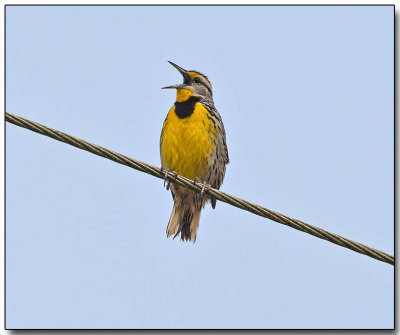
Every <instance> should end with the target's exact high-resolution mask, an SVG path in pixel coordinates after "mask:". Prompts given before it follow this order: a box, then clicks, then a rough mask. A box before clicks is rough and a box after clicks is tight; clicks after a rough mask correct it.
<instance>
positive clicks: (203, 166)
mask: <svg viewBox="0 0 400 335" xmlns="http://www.w3.org/2000/svg"><path fill="white" fill-rule="evenodd" d="M169 63H170V64H171V65H172V66H173V67H175V68H176V69H177V70H178V71H179V72H180V73H181V75H182V76H183V84H176V85H171V86H167V87H163V88H172V89H176V101H175V103H174V105H173V106H172V108H171V109H170V110H169V112H168V115H167V117H166V118H165V121H164V125H163V128H162V131H161V138H160V155H161V168H162V169H163V170H165V171H166V172H168V171H170V172H173V173H176V174H179V175H182V176H184V177H186V178H189V179H192V180H195V181H196V182H201V183H203V189H202V192H201V193H200V194H199V193H196V192H194V191H192V190H189V189H187V188H184V187H182V186H178V185H176V184H171V185H169V183H168V184H167V189H168V185H169V186H170V188H171V193H172V198H173V200H174V208H173V209H172V213H171V217H170V219H169V222H168V226H167V236H168V237H170V236H171V235H173V236H174V238H175V237H176V236H178V235H179V234H180V237H181V240H182V241H193V242H195V241H196V234H197V229H198V227H199V221H200V213H201V209H202V208H203V207H204V205H205V203H206V202H207V201H208V200H210V199H209V198H208V197H207V196H206V195H205V193H204V191H205V188H209V187H213V188H217V189H219V188H220V186H221V184H222V181H223V179H224V176H225V166H226V164H228V162H229V156H228V149H227V146H226V136H225V129H224V125H223V123H222V119H221V116H220V115H219V113H218V111H217V109H216V108H215V106H214V101H213V94H212V86H211V83H210V81H209V80H208V78H207V77H206V76H205V75H204V74H201V73H200V72H198V71H186V70H185V69H183V68H181V67H180V66H178V65H176V64H174V63H172V62H169ZM211 205H212V207H213V208H215V205H216V200H214V199H211Z"/></svg>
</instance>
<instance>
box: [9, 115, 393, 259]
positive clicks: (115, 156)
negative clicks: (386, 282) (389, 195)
mask: <svg viewBox="0 0 400 335" xmlns="http://www.w3.org/2000/svg"><path fill="white" fill-rule="evenodd" d="M5 116H6V121H8V122H10V123H13V124H15V125H17V126H20V127H23V128H26V129H29V130H31V131H34V132H36V133H39V134H42V135H46V136H49V137H51V138H53V139H55V140H58V141H61V142H64V143H67V144H70V145H73V146H74V147H77V148H79V149H82V150H86V151H89V152H91V153H92V154H95V155H98V156H101V157H105V158H108V159H110V160H112V161H114V162H117V163H119V164H123V165H126V166H129V167H131V168H133V169H136V170H139V171H141V172H145V173H148V174H150V175H152V176H155V177H157V178H161V179H164V178H167V180H168V181H170V182H172V183H176V184H178V185H181V186H184V187H186V188H188V189H191V190H194V191H196V192H200V191H201V190H202V187H203V184H201V183H196V182H194V181H193V180H190V179H188V178H185V177H182V176H179V175H178V176H175V175H174V174H173V173H171V172H167V173H166V172H164V171H161V169H160V168H158V167H155V166H152V165H149V164H147V163H144V162H141V161H139V160H136V159H133V158H129V157H127V156H124V155H121V154H119V153H117V152H114V151H111V150H108V149H105V148H103V147H101V146H98V145H96V144H92V143H89V142H86V141H84V140H81V139H79V138H77V137H74V136H71V135H68V134H65V133H63V132H61V131H59V130H55V129H51V128H49V127H46V126H44V125H42V124H39V123H37V122H33V121H30V120H27V119H25V118H22V117H20V116H17V115H14V114H10V113H5ZM205 192H206V193H207V194H208V195H209V196H210V197H211V198H213V199H216V200H219V201H223V202H225V203H227V204H230V205H232V206H235V207H238V208H240V209H243V210H246V211H248V212H251V213H254V214H256V215H259V216H262V217H265V218H268V219H270V220H273V221H276V222H278V223H281V224H284V225H286V226H289V227H291V228H294V229H297V230H300V231H303V232H305V233H308V234H310V235H313V236H316V237H318V238H321V239H324V240H326V241H329V242H331V243H335V244H337V245H340V246H342V247H344V248H347V249H350V250H353V251H355V252H358V253H360V254H364V255H367V256H369V257H372V258H375V259H377V260H379V261H381V262H386V263H389V264H392V265H394V256H392V255H389V254H387V253H385V252H383V251H380V250H377V249H374V248H371V247H368V246H366V245H364V244H361V243H358V242H355V241H352V240H349V239H347V238H345V237H342V236H340V235H337V234H334V233H331V232H329V231H326V230H324V229H321V228H318V227H315V226H312V225H310V224H308V223H305V222H302V221H300V220H296V219H293V218H290V217H288V216H286V215H283V214H281V213H278V212H275V211H272V210H269V209H267V208H264V207H261V206H259V205H256V204H252V203H250V202H248V201H246V200H243V199H240V198H237V197H234V196H232V195H229V194H227V193H224V192H222V191H220V190H217V189H214V188H210V189H209V190H207V189H206V190H205Z"/></svg>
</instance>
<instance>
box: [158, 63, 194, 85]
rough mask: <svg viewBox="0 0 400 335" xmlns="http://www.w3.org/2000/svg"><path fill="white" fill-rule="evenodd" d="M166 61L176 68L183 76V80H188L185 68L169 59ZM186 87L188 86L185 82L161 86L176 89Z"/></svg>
mask: <svg viewBox="0 0 400 335" xmlns="http://www.w3.org/2000/svg"><path fill="white" fill-rule="evenodd" d="M168 63H170V64H171V65H172V66H173V67H174V68H175V69H177V70H178V71H179V73H180V74H181V75H182V76H183V81H184V82H185V81H186V82H188V81H189V80H190V76H189V75H188V74H187V73H186V70H185V69H184V68H182V67H180V66H179V65H176V64H175V63H172V62H170V61H168ZM186 87H188V85H186V84H175V85H171V86H165V87H162V88H176V89H185V88H186Z"/></svg>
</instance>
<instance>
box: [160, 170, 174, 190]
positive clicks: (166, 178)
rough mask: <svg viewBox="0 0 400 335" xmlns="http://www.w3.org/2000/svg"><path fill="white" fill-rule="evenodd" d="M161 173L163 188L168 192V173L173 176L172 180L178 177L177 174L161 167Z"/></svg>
mask: <svg viewBox="0 0 400 335" xmlns="http://www.w3.org/2000/svg"><path fill="white" fill-rule="evenodd" d="M161 172H164V187H165V188H166V189H167V190H169V185H170V181H169V180H168V172H169V173H172V174H173V175H174V178H175V180H176V178H177V177H178V173H177V172H176V171H171V170H170V169H164V168H162V167H161Z"/></svg>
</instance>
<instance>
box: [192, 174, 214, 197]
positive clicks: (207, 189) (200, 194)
mask: <svg viewBox="0 0 400 335" xmlns="http://www.w3.org/2000/svg"><path fill="white" fill-rule="evenodd" d="M194 181H195V184H197V183H201V181H200V179H199V178H198V177H196V178H195V179H194ZM210 188H211V185H210V184H207V183H206V182H203V187H202V188H201V191H200V192H199V193H197V194H196V197H197V199H198V200H202V199H203V197H204V194H205V193H207V192H208V191H209V190H210Z"/></svg>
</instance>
